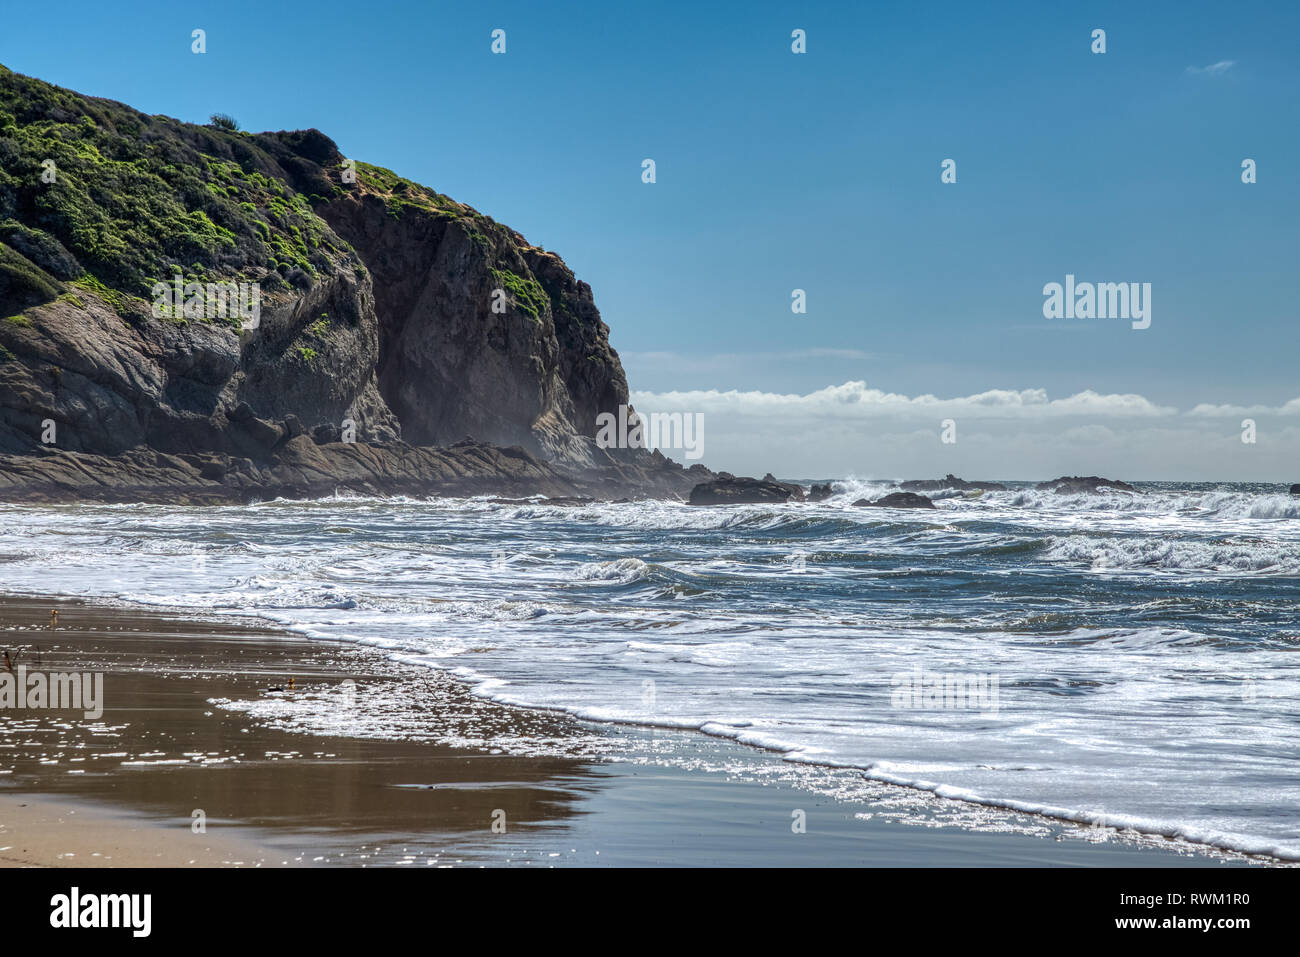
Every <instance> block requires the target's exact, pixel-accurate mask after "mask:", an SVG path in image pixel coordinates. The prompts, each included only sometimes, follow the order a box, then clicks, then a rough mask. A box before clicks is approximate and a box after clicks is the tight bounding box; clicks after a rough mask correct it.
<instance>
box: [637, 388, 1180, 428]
mask: <svg viewBox="0 0 1300 957" xmlns="http://www.w3.org/2000/svg"><path fill="white" fill-rule="evenodd" d="M632 402H633V404H634V405H636V406H637V408H643V407H644V408H645V409H646V410H647V411H650V410H653V411H675V410H679V411H689V412H706V413H708V412H711V413H715V414H725V415H742V416H743V415H761V416H765V417H778V418H803V417H808V416H812V417H819V418H820V417H836V418H845V417H847V418H872V417H881V416H888V417H891V418H897V417H900V416H912V417H923V418H933V417H935V416H939V417H941V418H961V417H965V418H971V419H1005V418H1028V419H1044V418H1060V417H1063V416H1089V417H1094V418H1095V417H1099V416H1101V417H1124V418H1132V417H1156V416H1165V415H1173V414H1175V413H1176V411H1177V410H1176V409H1173V408H1170V407H1168V406H1159V405H1156V404H1155V403H1153V402H1151V401H1150V400H1148V399H1146V398H1144V397H1143V396H1140V395H1134V394H1131V393H1129V394H1108V395H1102V394H1100V393H1097V392H1093V391H1091V390H1087V391H1084V392H1079V393H1077V394H1075V395H1072V396H1067V397H1065V398H1060V399H1050V398H1048V394H1047V390H1046V389H1021V390H1010V389H990V390H988V391H986V392H980V393H977V394H975V395H968V396H956V397H953V398H947V399H945V398H939V397H938V396H935V395H932V394H928V393H927V394H925V395H918V396H907V395H902V394H899V393H896V392H884V391H882V390H880V389H870V388H868V387H867V384H866V383H865V382H863V381H860V380H859V381H854V382H845V383H844V384H842V385H834V386H827V387H826V388H824V389H818V390H817V391H816V392H810V393H808V394H806V395H798V394H782V393H776V392H740V391H736V390H731V391H727V392H720V391H718V390H716V389H708V390H694V391H687V392H634V393H633V395H632Z"/></svg>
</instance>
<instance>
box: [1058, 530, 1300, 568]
mask: <svg viewBox="0 0 1300 957" xmlns="http://www.w3.org/2000/svg"><path fill="white" fill-rule="evenodd" d="M1042 557H1043V559H1044V560H1045V561H1048V562H1060V563H1063V564H1078V565H1086V566H1088V568H1090V569H1091V570H1092V571H1096V572H1105V571H1128V570H1143V569H1145V570H1150V571H1195V572H1215V573H1227V574H1231V573H1241V574H1246V573H1267V574H1274V575H1292V574H1297V573H1300V545H1289V544H1282V543H1278V542H1273V541H1256V542H1241V541H1233V540H1231V539H1228V540H1220V541H1213V542H1200V541H1189V540H1187V539H1175V538H1147V537H1141V538H1117V537H1109V538H1101V537H1095V536H1090V535H1070V536H1067V537H1064V538H1058V537H1053V538H1050V539H1048V542H1047V548H1046V550H1045V551H1044V552H1043V556H1042Z"/></svg>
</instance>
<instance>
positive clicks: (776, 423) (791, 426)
mask: <svg viewBox="0 0 1300 957" xmlns="http://www.w3.org/2000/svg"><path fill="white" fill-rule="evenodd" d="M631 400H632V403H633V405H634V407H635V408H636V409H637V411H638V412H639V413H641V414H643V415H645V414H647V413H668V414H671V413H682V414H684V415H693V416H696V417H698V419H699V420H701V421H702V423H703V433H704V436H705V438H704V442H703V450H704V457H703V461H704V462H705V464H707V465H708V466H709V467H711V468H715V469H726V470H727V471H731V472H734V473H736V474H755V475H761V474H762V473H764V472H768V471H771V472H773V473H775V474H777V475H778V476H779V477H786V478H845V477H857V478H878V479H898V478H930V477H937V476H942V475H944V474H946V473H948V472H952V473H954V474H957V475H961V476H963V477H965V478H982V479H1012V480H1014V479H1043V478H1052V477H1055V476H1057V475H1062V474H1103V475H1107V476H1110V477H1118V478H1125V479H1135V480H1143V479H1147V480H1159V479H1180V480H1186V481H1262V482H1270V481H1271V482H1287V483H1290V482H1293V481H1300V464H1297V463H1296V461H1295V455H1294V449H1295V448H1296V443H1297V441H1300V397H1297V398H1295V399H1292V400H1290V401H1288V402H1285V403H1283V404H1281V405H1278V406H1267V405H1255V406H1239V405H1231V404H1215V403H1209V402H1202V403H1198V404H1196V405H1193V406H1191V407H1190V408H1186V409H1179V408H1176V407H1174V406H1170V405H1161V404H1158V403H1156V402H1153V401H1151V400H1150V399H1148V398H1146V397H1145V396H1142V395H1138V394H1135V393H1109V394H1103V393H1098V392H1095V391H1092V390H1085V391H1082V392H1077V393H1075V394H1073V395H1063V396H1060V397H1057V398H1053V397H1052V396H1051V395H1050V393H1049V392H1048V390H1047V389H1043V388H1033V389H1020V390H1014V389H990V390H987V391H984V392H979V393H975V394H971V395H965V396H951V397H946V398H945V397H940V396H936V395H933V394H924V395H910V396H909V395H904V394H900V393H897V392H887V391H884V390H881V389H876V388H871V387H869V386H868V385H867V383H866V382H864V381H850V382H845V383H842V384H840V385H833V386H827V387H826V388H823V389H817V390H815V391H812V392H808V393H804V394H798V393H776V392H763V391H758V390H750V391H742V390H736V389H732V390H726V391H723V390H717V389H699V390H682V391H670V392H648V391H633V393H632V395H631ZM664 451H665V454H667V455H669V456H670V457H678V458H680V456H675V454H674V450H673V449H671V448H665V449H664Z"/></svg>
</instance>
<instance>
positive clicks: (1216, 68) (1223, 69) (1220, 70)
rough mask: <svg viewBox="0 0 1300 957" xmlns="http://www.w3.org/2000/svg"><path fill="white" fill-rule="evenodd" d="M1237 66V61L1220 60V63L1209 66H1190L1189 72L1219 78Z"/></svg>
mask: <svg viewBox="0 0 1300 957" xmlns="http://www.w3.org/2000/svg"><path fill="white" fill-rule="evenodd" d="M1236 65H1237V61H1236V60H1220V61H1219V62H1218V63H1211V64H1210V65H1209V66H1189V67H1188V68H1187V72H1188V73H1194V74H1196V75H1198V76H1219V75H1221V74H1224V73H1227V72H1228V71H1229V70H1231V69H1232V68H1233V67H1234V66H1236Z"/></svg>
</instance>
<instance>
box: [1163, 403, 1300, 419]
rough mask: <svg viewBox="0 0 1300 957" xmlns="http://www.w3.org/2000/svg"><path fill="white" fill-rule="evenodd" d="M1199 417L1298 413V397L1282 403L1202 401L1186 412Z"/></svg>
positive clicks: (1299, 412) (1299, 405)
mask: <svg viewBox="0 0 1300 957" xmlns="http://www.w3.org/2000/svg"><path fill="white" fill-rule="evenodd" d="M1187 414H1188V415H1192V416H1197V417H1200V418H1236V417H1237V416H1241V415H1246V416H1256V415H1300V398H1297V399H1292V400H1291V401H1290V402H1285V403H1283V404H1282V405H1277V406H1273V405H1213V404H1212V403H1209V402H1202V403H1200V404H1199V405H1197V406H1194V407H1193V408H1192V409H1190V410H1189V411H1188V412H1187Z"/></svg>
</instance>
